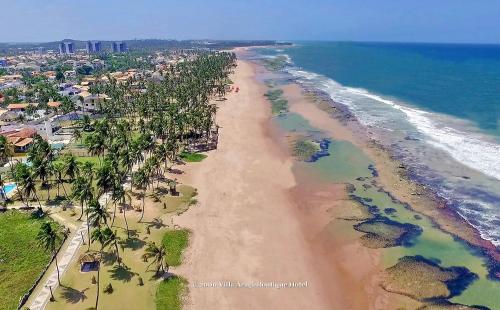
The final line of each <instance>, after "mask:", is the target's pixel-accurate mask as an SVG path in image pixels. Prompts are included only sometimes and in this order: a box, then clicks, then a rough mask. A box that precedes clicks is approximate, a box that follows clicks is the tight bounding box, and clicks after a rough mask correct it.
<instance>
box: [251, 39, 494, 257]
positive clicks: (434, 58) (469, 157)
mask: <svg viewBox="0 0 500 310" xmlns="http://www.w3.org/2000/svg"><path fill="white" fill-rule="evenodd" d="M257 52H258V53H259V55H260V56H259V57H281V58H283V59H286V62H287V65H286V66H285V68H284V69H282V71H283V72H284V73H286V74H289V75H290V77H291V78H293V79H295V80H296V81H297V82H298V83H300V84H302V85H303V86H304V87H307V88H315V89H318V90H321V91H322V92H324V93H325V94H327V95H328V96H330V97H331V99H332V100H333V101H335V102H337V103H339V104H343V105H345V106H346V107H347V108H348V109H349V110H350V111H351V112H352V113H353V114H354V115H355V116H356V117H357V119H358V120H359V122H360V123H361V124H362V125H363V126H365V127H366V128H367V132H368V134H369V135H370V136H371V138H373V139H375V140H377V141H379V142H380V143H381V144H382V145H384V146H386V147H387V148H390V149H391V150H392V153H393V154H394V155H395V156H396V157H398V158H399V159H400V160H401V161H402V162H403V163H405V165H406V166H407V167H408V171H409V174H410V177H411V178H413V179H414V180H415V181H417V182H419V183H422V184H424V185H426V186H428V187H430V188H432V189H433V190H434V191H435V192H436V193H437V194H438V195H439V196H441V197H442V198H443V199H445V200H446V201H447V203H448V204H449V205H450V206H451V208H453V209H454V210H455V211H456V212H457V213H458V214H459V215H460V216H462V217H463V218H464V219H466V220H467V221H468V222H469V223H470V224H471V225H473V226H474V227H476V228H477V229H478V230H479V232H480V233H481V235H482V237H483V238H485V239H488V240H490V241H492V242H493V243H494V244H495V245H496V246H497V247H498V246H500V46H497V45H453V44H416V43H415V44H403V43H351V42H295V44H294V46H293V47H289V48H283V47H280V48H276V49H269V48H266V49H258V50H257Z"/></svg>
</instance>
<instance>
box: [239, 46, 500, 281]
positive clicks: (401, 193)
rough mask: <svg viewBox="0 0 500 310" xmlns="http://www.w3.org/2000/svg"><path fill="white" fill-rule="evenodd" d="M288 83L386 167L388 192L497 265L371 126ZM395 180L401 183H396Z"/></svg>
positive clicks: (494, 254)
mask: <svg viewBox="0 0 500 310" xmlns="http://www.w3.org/2000/svg"><path fill="white" fill-rule="evenodd" d="M267 48H271V47H267ZM240 52H243V53H244V54H245V55H248V54H251V53H252V48H251V47H245V48H242V49H241V51H240ZM251 62H253V63H255V64H256V65H258V66H263V67H265V66H264V65H262V64H260V63H259V64H257V63H256V61H255V60H251ZM266 71H269V72H273V70H269V68H266ZM287 83H289V84H293V85H296V86H297V87H299V88H300V90H301V95H302V96H303V97H307V100H309V101H311V102H314V103H319V105H320V108H321V109H322V110H323V111H325V112H327V113H328V114H329V117H330V119H331V121H332V122H336V123H337V127H339V128H342V129H346V130H347V131H348V132H349V133H350V136H351V137H350V139H349V141H350V142H352V143H353V144H355V145H356V146H358V147H360V148H361V149H363V150H364V151H365V152H366V153H367V154H368V155H369V156H370V157H373V158H374V159H376V161H377V162H379V163H382V164H383V165H384V166H385V167H384V169H383V173H382V174H383V175H384V176H383V177H382V178H381V179H382V181H383V184H382V185H383V187H386V188H388V189H389V190H388V191H389V192H391V193H394V194H395V198H397V199H398V200H400V201H403V202H408V203H410V204H412V205H413V204H415V205H416V207H415V208H414V209H415V211H417V212H420V213H422V214H424V215H427V216H429V217H430V218H432V219H433V221H434V222H435V224H436V225H437V226H438V227H440V229H442V230H443V231H445V232H447V233H450V234H452V235H454V236H456V237H458V238H460V239H461V240H462V241H463V242H464V243H466V244H467V245H468V246H470V247H473V248H476V249H478V250H480V251H482V252H484V253H485V255H486V256H488V257H489V258H490V259H491V260H492V261H491V262H490V264H492V265H500V247H498V246H496V245H495V244H493V242H492V241H491V240H489V239H488V238H485V237H483V233H482V232H481V231H480V230H479V229H478V228H476V227H475V226H474V225H472V224H471V223H469V221H468V220H467V219H466V218H465V217H463V216H462V215H460V214H459V212H458V211H457V210H454V209H453V207H452V206H451V205H449V204H448V202H446V200H445V198H442V197H440V195H439V194H438V193H436V192H435V191H434V190H432V189H431V188H429V187H428V186H426V185H425V184H421V183H419V182H418V181H417V180H414V179H413V178H412V177H411V173H412V171H411V168H410V167H407V166H406V165H405V164H404V162H403V161H401V160H400V159H398V158H397V154H396V153H395V151H393V150H391V149H390V148H389V147H386V146H384V145H382V144H381V143H379V142H378V141H377V140H375V139H374V138H372V137H371V135H372V132H370V129H369V128H366V127H364V126H363V125H362V124H361V123H360V122H359V121H358V120H357V118H356V116H355V115H354V114H353V113H352V112H351V111H350V110H349V108H348V107H347V106H345V105H343V104H341V103H338V102H335V101H334V100H333V99H332V98H331V97H330V95H329V94H328V93H326V92H324V91H322V90H320V89H318V88H314V87H310V86H305V85H303V84H301V83H300V82H298V81H297V80H296V78H291V79H289V80H288V81H287ZM321 105H324V106H321ZM323 108H325V109H323ZM478 173H479V172H478ZM398 182H401V183H404V184H402V185H401V186H397V185H398V184H397V183H398ZM393 185H396V186H393ZM391 188H393V190H392V189H391ZM405 189H411V190H405ZM497 268H500V267H497ZM497 278H498V279H500V273H497Z"/></svg>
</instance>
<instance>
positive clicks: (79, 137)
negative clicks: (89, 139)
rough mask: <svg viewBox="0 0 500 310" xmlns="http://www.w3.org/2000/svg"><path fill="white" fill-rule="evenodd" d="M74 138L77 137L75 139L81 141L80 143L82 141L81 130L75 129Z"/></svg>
mask: <svg viewBox="0 0 500 310" xmlns="http://www.w3.org/2000/svg"><path fill="white" fill-rule="evenodd" d="M73 139H75V141H80V143H81V142H82V141H81V140H82V132H81V131H80V130H79V129H75V130H74V131H73Z"/></svg>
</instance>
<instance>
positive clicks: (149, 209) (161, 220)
mask: <svg viewBox="0 0 500 310" xmlns="http://www.w3.org/2000/svg"><path fill="white" fill-rule="evenodd" d="M167 189H168V186H167V184H166V183H163V182H162V183H160V188H159V189H158V190H156V189H155V194H154V195H153V194H152V192H151V189H150V190H148V191H147V193H146V214H145V217H144V220H143V222H141V223H138V220H139V217H140V215H141V213H140V212H138V211H135V210H132V209H129V210H128V211H127V213H126V216H127V219H128V226H129V229H130V239H127V234H126V230H125V222H124V219H123V214H118V215H117V217H116V220H115V223H114V226H113V231H115V232H116V233H117V234H118V237H119V239H121V240H122V241H121V244H122V246H120V247H119V252H120V257H121V258H122V261H123V265H122V266H121V267H120V266H118V265H117V263H116V261H115V256H114V255H113V254H111V253H112V252H113V248H112V247H111V248H107V249H106V252H108V253H109V254H107V255H106V258H105V260H104V263H103V265H102V271H101V275H100V276H101V294H100V297H99V308H100V309H115V308H116V305H117V304H120V305H127V307H126V308H127V309H155V308H157V309H180V307H181V304H182V294H183V293H184V292H185V291H186V290H185V289H186V288H187V284H186V283H187V282H186V281H185V280H184V279H177V278H173V279H171V280H169V281H164V282H162V281H159V279H158V277H156V276H155V274H154V268H153V267H151V268H147V266H148V264H149V263H148V262H144V261H143V259H142V254H144V248H145V246H146V244H147V242H150V241H154V242H156V243H157V244H161V243H162V242H167V243H168V247H167V251H168V253H169V255H168V257H167V261H168V263H169V264H170V265H171V266H176V265H178V264H180V262H181V257H182V249H184V248H185V247H186V246H187V244H188V237H189V232H188V231H185V230H173V221H172V217H174V216H175V215H176V214H179V213H182V212H184V211H185V210H187V209H188V208H189V205H191V204H192V201H193V197H194V196H195V195H196V190H195V189H194V188H193V187H190V186H187V185H183V184H182V185H178V186H177V190H178V192H179V195H177V196H172V195H171V194H170V193H169V192H168V191H167ZM138 193H140V191H137V190H136V189H134V195H132V198H133V199H132V204H133V206H140V205H141V199H140V197H136V194H138ZM164 203H165V206H166V208H165V209H164V208H163V206H164V205H163V204H164ZM109 208H110V211H111V210H112V209H111V208H112V205H110V206H109ZM54 210H55V211H59V210H60V209H59V208H55V209H54ZM70 212H71V211H69V210H68V211H60V212H58V213H57V214H58V215H59V216H61V217H63V218H64V219H66V220H70V221H74V218H75V216H73V217H71V216H70ZM77 213H79V210H77ZM147 227H148V228H149V229H146V228H147ZM90 248H91V250H93V251H97V250H99V244H98V243H97V242H94V243H92V244H91V247H90ZM86 250H87V246H82V247H81V249H80V250H79V252H78V253H77V254H76V257H80V256H81V255H83V254H84V253H85V251H86ZM172 271H173V272H175V270H171V272H172ZM92 276H96V272H87V273H82V272H80V265H79V264H78V263H73V264H72V265H71V267H70V268H69V269H68V271H67V272H66V273H65V274H64V276H63V278H62V284H63V286H62V287H58V288H57V289H56V290H55V292H54V295H55V297H56V301H55V302H53V303H49V304H48V305H47V308H46V309H47V310H65V309H76V310H85V309H88V308H90V307H92V306H93V305H94V302H95V296H96V289H97V287H96V285H94V284H92ZM139 278H140V279H142V282H143V283H142V285H140V284H139ZM107 284H111V285H112V286H113V289H114V291H113V293H112V294H105V293H103V292H102V290H103V289H104V287H105V286H106V285H107Z"/></svg>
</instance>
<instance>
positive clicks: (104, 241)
mask: <svg viewBox="0 0 500 310" xmlns="http://www.w3.org/2000/svg"><path fill="white" fill-rule="evenodd" d="M112 234H113V232H112V231H111V229H109V228H108V227H106V228H104V229H101V227H99V226H98V227H96V228H95V229H94V230H93V231H92V241H97V242H99V243H100V244H101V248H100V250H99V253H100V257H101V258H102V257H103V254H104V248H105V247H106V246H108V245H109V244H110V242H111V239H110V235H112ZM100 275H101V263H99V268H98V269H97V295H96V299H95V307H94V308H95V309H96V310H97V309H98V306H99V293H100V282H101V281H100Z"/></svg>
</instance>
